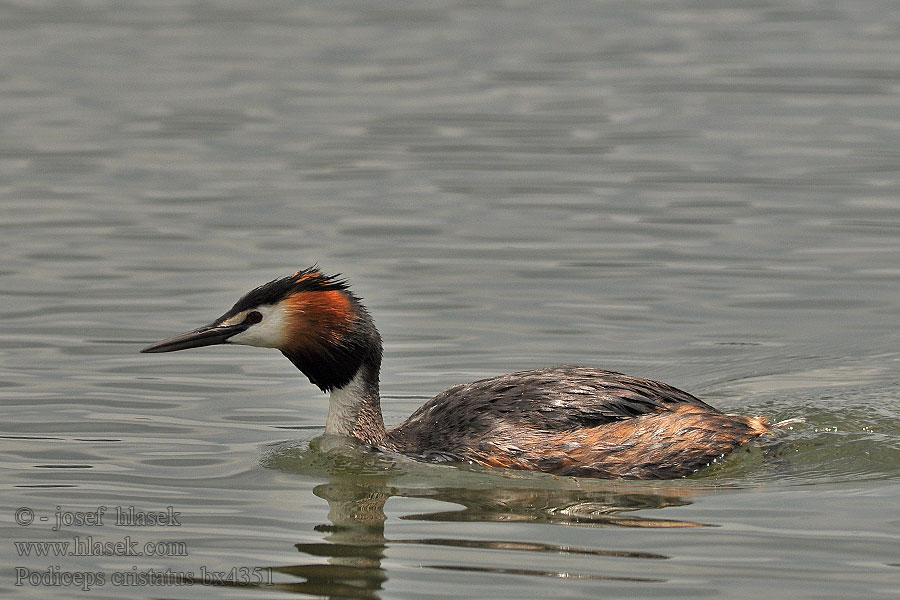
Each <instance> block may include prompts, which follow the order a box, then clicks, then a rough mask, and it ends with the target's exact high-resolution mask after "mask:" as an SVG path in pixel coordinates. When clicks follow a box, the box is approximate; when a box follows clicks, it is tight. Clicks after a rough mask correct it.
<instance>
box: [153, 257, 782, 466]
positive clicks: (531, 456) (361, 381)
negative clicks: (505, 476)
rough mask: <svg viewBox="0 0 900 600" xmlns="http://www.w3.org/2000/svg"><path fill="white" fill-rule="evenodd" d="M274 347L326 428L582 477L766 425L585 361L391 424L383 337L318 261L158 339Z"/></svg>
mask: <svg viewBox="0 0 900 600" xmlns="http://www.w3.org/2000/svg"><path fill="white" fill-rule="evenodd" d="M213 344H244V345H250V346H260V347H268V348H277V349H278V350H280V351H281V352H282V353H283V354H284V355H285V356H286V357H287V358H288V359H289V360H290V361H291V362H292V363H293V364H294V365H295V366H296V367H297V368H298V369H299V370H300V371H302V372H303V373H304V374H305V375H306V376H307V377H308V378H309V380H310V382H312V383H313V384H314V385H316V386H318V387H319V388H320V389H321V390H322V391H323V392H328V393H330V394H331V396H330V402H329V410H328V418H327V420H326V425H325V431H326V432H327V433H333V434H340V435H346V436H350V437H354V438H356V439H358V440H360V441H362V442H363V443H365V444H368V445H370V446H372V447H373V448H376V449H379V450H383V451H387V452H397V453H401V454H404V455H407V456H410V457H413V458H417V459H419V460H425V461H431V462H462V463H471V464H479V465H485V466H491V467H505V468H511V469H522V470H530V471H543V472H547V473H555V474H558V475H574V476H584V477H603V478H625V479H662V478H673V477H682V476H685V475H689V474H691V473H694V472H696V471H697V470H699V469H701V468H703V467H704V466H706V465H708V464H710V463H711V462H713V461H714V460H716V459H717V458H719V457H721V456H723V455H725V454H727V453H728V452H731V451H732V450H734V449H735V448H737V447H738V446H741V445H742V444H744V443H746V442H748V441H750V440H752V439H754V438H757V437H759V436H761V435H763V434H766V433H768V432H769V431H770V428H769V426H768V425H767V421H766V419H765V418H763V417H746V416H741V415H732V414H725V413H722V412H720V411H719V410H716V409H715V408H713V407H712V406H709V405H708V404H706V403H704V402H703V401H701V400H700V399H698V398H696V397H694V396H692V395H691V394H689V393H687V392H684V391H681V390H679V389H676V388H674V387H672V386H669V385H666V384H664V383H660V382H657V381H651V380H648V379H641V378H637V377H631V376H628V375H623V374H621V373H616V372H613V371H604V370H600V369H593V368H588V367H580V366H573V365H564V366H558V367H550V368H546V369H536V370H531V371H520V372H517V373H509V374H507V375H501V376H498V377H492V378H490V379H482V380H480V381H475V382H472V383H468V384H463V385H457V386H454V387H451V388H450V389H448V390H446V391H444V392H442V393H440V394H438V395H437V396H436V397H435V398H433V399H432V400H430V401H429V402H427V403H426V404H425V405H423V406H422V407H420V408H419V409H418V410H417V411H415V412H414V413H413V414H412V415H411V416H410V417H409V418H408V419H406V420H405V421H404V422H403V423H401V424H400V425H398V426H397V427H395V428H393V429H390V430H388V429H386V428H385V426H384V421H383V419H382V414H381V404H380V397H379V371H380V368H381V355H382V348H381V336H380V335H379V333H378V330H377V329H376V328H375V325H374V323H373V321H372V318H371V316H370V315H369V313H368V311H367V310H366V308H365V307H364V306H363V305H362V303H361V302H360V300H359V298H357V297H356V296H355V295H354V294H352V293H351V292H350V291H349V289H348V288H347V284H346V282H345V281H344V280H341V279H339V278H337V277H336V276H328V275H324V274H322V273H321V272H320V271H319V270H318V269H317V268H315V267H312V268H309V269H305V270H302V271H298V272H297V273H294V274H293V275H290V276H288V277H284V278H282V279H276V280H274V281H270V282H269V283H266V284H264V285H261V286H259V287H258V288H256V289H254V290H252V291H250V292H249V293H247V294H246V295H245V296H244V297H243V298H241V299H240V300H238V302H237V303H236V304H235V305H234V306H233V307H232V308H231V310H229V311H228V312H227V313H225V314H224V315H222V316H221V317H219V318H218V319H216V320H215V321H214V322H213V323H211V324H210V325H207V326H205V327H201V328H199V329H195V330H194V331H190V332H188V333H184V334H181V335H177V336H175V337H172V338H168V339H166V340H163V341H161V342H157V343H155V344H152V345H150V346H148V347H146V348H144V349H143V350H141V352H172V351H176V350H184V349H187V348H196V347H201V346H209V345H213Z"/></svg>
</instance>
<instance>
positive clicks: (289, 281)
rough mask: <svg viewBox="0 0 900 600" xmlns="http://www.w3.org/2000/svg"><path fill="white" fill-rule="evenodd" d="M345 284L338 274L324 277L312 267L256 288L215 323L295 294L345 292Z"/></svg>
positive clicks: (275, 302)
mask: <svg viewBox="0 0 900 600" xmlns="http://www.w3.org/2000/svg"><path fill="white" fill-rule="evenodd" d="M346 289H347V282H346V280H344V279H342V278H341V276H340V274H337V275H324V274H322V272H321V271H319V269H318V267H316V266H312V267H309V268H308V269H303V270H302V271H297V272H296V273H294V274H293V275H288V276H287V277H282V278H281V279H273V280H272V281H270V282H268V283H264V284H262V285H261V286H259V287H258V288H255V289H252V290H250V291H249V292H247V293H246V294H244V297H243V298H241V299H240V300H238V301H237V302H235V304H234V306H232V307H231V310H229V311H228V312H227V313H225V314H224V315H222V316H221V317H219V319H218V321H217V322H221V321H224V320H226V319H229V318H231V317H233V316H234V315H236V314H238V313H240V312H243V311H245V310H249V309H251V308H254V307H256V306H265V305H269V304H277V303H278V302H280V301H281V300H283V299H285V298H287V297H288V296H290V295H292V294H295V293H297V292H327V291H330V290H346Z"/></svg>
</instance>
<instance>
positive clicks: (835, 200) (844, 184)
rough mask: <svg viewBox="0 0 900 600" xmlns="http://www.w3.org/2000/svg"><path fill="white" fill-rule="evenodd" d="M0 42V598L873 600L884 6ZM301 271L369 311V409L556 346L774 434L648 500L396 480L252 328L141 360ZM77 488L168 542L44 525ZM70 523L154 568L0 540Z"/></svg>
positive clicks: (887, 396)
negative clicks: (75, 577) (376, 353)
mask: <svg viewBox="0 0 900 600" xmlns="http://www.w3.org/2000/svg"><path fill="white" fill-rule="evenodd" d="M0 35H2V37H3V40H4V42H5V43H4V49H5V50H4V60H3V61H2V65H3V67H2V70H0V248H2V251H3V254H2V257H3V260H2V262H0V321H2V328H0V414H2V418H0V421H2V423H3V425H2V427H0V465H2V471H0V473H2V475H0V486H2V489H3V490H4V491H3V495H2V503H0V530H2V533H3V536H2V537H3V539H4V540H7V541H4V542H3V543H2V544H0V555H2V557H3V570H2V574H3V575H2V577H3V578H2V579H0V592H2V593H3V594H7V595H8V594H12V593H15V594H17V595H18V596H22V597H33V598H47V597H54V596H56V597H72V596H73V595H74V596H79V595H80V596H83V597H91V598H132V597H133V598H150V597H152V598H159V597H167V598H168V597H173V598H209V597H227V598H255V597H272V594H271V593H270V592H272V591H278V592H282V593H295V594H296V595H299V596H311V595H312V596H331V597H345V598H385V599H387V598H463V597H465V598H486V597H489V598H534V597H554V598H583V597H599V596H603V597H613V598H615V597H628V598H682V597H684V598H697V597H712V598H716V597H721V598H759V597H786V596H789V597H792V598H853V597H865V598H887V597H891V598H894V597H897V589H900V588H898V586H900V553H898V548H900V518H898V517H897V515H898V514H900V510H898V508H900V502H898V500H897V498H898V497H900V419H898V415H900V400H898V395H897V391H896V390H897V379H898V378H897V367H898V359H900V353H898V347H900V345H898V341H900V340H898V331H900V328H898V318H900V304H898V298H900V295H898V287H900V286H898V284H900V268H898V266H897V265H898V261H897V257H898V251H900V241H898V240H900V200H898V197H900V168H898V165H900V145H898V142H897V140H898V137H897V132H898V130H900V111H898V108H900V107H898V103H897V97H898V84H897V73H898V72H900V10H898V8H897V7H896V6H895V4H894V3H891V2H877V1H871V2H869V1H867V2H854V3H841V4H838V3H830V2H800V1H794V0H789V1H788V2H777V3H776V2H766V1H762V2H753V3H726V4H724V5H723V4H721V3H718V4H710V3H706V2H692V1H684V2H674V3H667V4H665V5H660V4H659V3H651V2H641V1H637V2H634V1H627V2H616V1H613V2H576V3H566V4H563V5H559V4H553V3H540V2H505V3H504V2H495V3H486V4H479V3H468V2H456V3H438V2H388V3H378V4H371V3H361V2H349V1H347V2H331V3H327V4H321V3H307V2H288V1H283V2H282V1H278V0H272V1H266V2H249V1H244V0H235V1H233V2H228V3H202V2H181V1H172V2H165V3H160V2H156V1H154V2H149V1H147V2H140V1H129V2H66V3H53V2H37V3H33V2H29V3H25V2H20V3H17V2H9V3H5V4H3V5H2V6H0ZM314 262H318V263H319V265H320V266H321V267H322V268H323V269H324V270H326V271H327V272H342V273H344V274H345V275H346V276H347V277H349V278H350V280H351V282H352V284H353V289H354V290H355V291H356V292H357V293H358V294H359V295H361V296H363V297H364V298H365V301H366V303H367V305H368V307H369V308H370V310H371V312H372V313H373V314H374V316H375V319H376V323H377V325H378V326H379V328H380V330H381V332H382V335H383V337H384V339H385V364H384V368H383V373H382V390H383V393H384V398H383V407H384V412H385V419H386V421H387V422H388V423H389V424H395V423H398V422H399V421H401V420H402V419H403V418H405V416H406V415H408V414H409V413H410V412H411V411H412V410H414V409H415V408H416V407H417V406H418V405H420V404H421V403H423V402H424V401H426V400H427V399H428V398H430V397H431V396H433V395H434V394H436V393H438V392H439V391H441V390H443V389H444V388H446V387H448V386H450V385H453V384H456V383H460V382H464V381H470V380H472V379H476V378H478V377H483V376H489V375H494V374H498V373H503V372H508V371H512V370H517V369H524V368H531V367H539V366H544V365H548V364H561V363H581V364H586V365H592V366H601V367H605V368H609V369H614V370H618V371H624V372H627V373H631V374H634V375H641V376H645V377H650V378H654V379H660V380H663V381H667V382H669V383H671V384H673V385H676V386H678V387H681V388H684V389H687V390H689V391H692V392H694V393H696V394H698V395H700V396H701V397H703V398H704V399H705V400H707V401H709V402H710V403H712V404H713V405H715V406H717V407H719V408H722V409H724V410H727V411H739V412H743V413H748V414H762V415H766V416H768V417H770V418H771V419H773V420H781V419H787V418H792V417H801V418H803V419H805V423H803V424H799V425H795V426H793V427H792V428H791V429H789V430H786V431H784V432H782V434H781V435H780V436H778V437H777V438H775V439H770V440H767V441H764V442H762V443H760V444H757V445H754V446H753V447H751V448H748V449H746V450H745V451H740V452H738V453H736V454H735V455H733V456H731V457H729V458H727V459H725V460H723V461H721V462H720V463H718V464H716V465H714V466H712V467H711V468H710V469H708V470H706V471H704V472H702V473H700V474H698V475H696V476H694V477H691V478H688V479H685V480H679V481H672V482H606V481H591V480H583V479H569V478H556V477H550V476H544V475H531V474H521V473H506V472H492V471H485V470H477V469H465V468H454V467H447V466H433V465H421V464H416V463H412V462H407V461H401V460H398V459H393V458H390V457H385V456H373V455H370V454H366V453H364V452H361V451H359V450H358V449H356V448H353V447H348V446H347V445H346V444H344V443H342V442H341V441H340V440H334V439H330V438H328V437H322V433H323V425H324V419H325V414H326V410H327V400H326V398H325V397H324V396H323V395H322V394H320V393H319V392H318V391H317V390H316V389H315V388H313V387H312V386H310V385H309V384H308V383H307V382H306V381H305V379H304V378H303V377H302V376H301V375H299V373H297V372H296V371H295V370H294V369H293V367H292V366H291V365H290V364H289V363H288V362H287V361H285V360H284V359H283V358H282V357H281V356H280V355H279V354H278V353H277V352H272V351H260V350H256V349H251V348H208V349H204V350H198V351H194V352H185V353H177V354H167V355H153V356H148V355H140V354H138V353H137V351H138V350H139V349H140V348H141V347H143V346H144V345H146V344H147V343H149V342H151V341H154V340H157V339H160V338H162V337H165V336H168V335H170V334H173V333H176V332H179V331H184V330H186V329H189V328H192V327H195V326H198V325H200V324H203V323H207V322H209V321H210V320H212V319H213V318H215V317H216V316H218V315H220V314H221V313H222V312H224V311H225V310H226V309H227V308H228V307H229V306H231V304H232V303H233V302H234V300H236V299H237V297H239V296H240V295H241V294H243V292H245V291H246V290H248V289H250V288H251V287H253V286H255V285H258V284H260V283H262V282H264V281H268V280H270V279H272V278H275V277H278V276H282V275H285V274H288V273H290V272H293V271H294V270H297V269H298V268H302V267H306V266H309V265H310V264H312V263H314ZM101 506H104V507H107V509H108V511H109V513H110V514H112V513H114V512H115V510H114V509H115V508H116V507H122V508H123V509H124V510H126V511H127V509H128V508H129V507H134V508H135V510H136V511H139V512H140V511H143V512H147V511H154V512H155V511H163V512H165V511H166V510H167V507H172V509H171V510H172V511H175V512H178V513H179V517H178V524H177V525H175V524H172V523H170V524H168V525H167V526H163V525H155V526H147V527H137V526H132V527H126V526H118V525H115V523H114V521H113V520H110V519H111V517H107V518H106V520H105V521H104V524H103V526H91V525H87V524H84V523H82V524H80V525H74V524H73V525H71V526H67V527H66V526H64V527H62V528H60V530H59V531H53V530H52V528H53V523H54V519H55V514H56V511H57V510H59V511H61V512H64V513H65V512H69V513H73V514H74V513H75V512H80V513H82V514H88V513H91V512H92V511H93V512H96V511H97V510H98V508H99V507H101ZM22 507H27V508H29V509H30V510H32V511H33V515H34V518H35V521H34V522H32V523H31V524H29V525H25V524H21V522H20V523H17V522H16V520H15V517H16V514H17V513H16V511H17V509H19V508H22ZM57 507H59V508H57ZM18 514H19V515H20V519H21V518H22V514H23V513H18ZM26 514H27V513H26ZM41 518H47V519H48V520H47V521H46V522H43V521H41V520H40V519H41ZM88 536H93V539H94V540H95V541H99V542H111V543H115V542H119V541H122V540H123V539H124V538H125V537H126V536H128V537H129V538H130V541H132V542H134V543H136V544H138V546H139V547H140V548H144V546H145V545H146V544H147V543H148V542H149V543H152V544H159V543H160V542H163V543H167V542H168V543H170V544H174V545H170V546H152V547H153V548H157V547H158V548H159V549H160V550H167V549H168V550H180V552H176V553H175V554H177V555H175V556H172V555H168V556H128V555H124V554H123V553H122V552H115V551H114V552H112V553H110V555H106V556H98V555H90V554H87V555H82V556H62V557H54V556H33V555H32V556H24V555H23V554H22V550H21V547H19V546H16V545H15V544H14V543H13V542H14V541H20V542H22V541H26V542H28V541H59V542H67V541H68V542H70V543H72V542H73V539H74V538H75V537H78V538H79V539H81V540H85V539H86V538H87V537H88ZM178 544H181V546H179V545H178ZM170 554H172V553H170ZM16 568H19V569H26V570H27V571H19V572H17V571H16ZM166 570H169V571H171V572H174V573H182V574H185V573H191V574H192V576H191V577H188V576H186V575H185V576H182V577H181V578H180V579H178V580H177V583H179V584H180V585H175V583H174V582H173V581H171V580H160V579H156V580H154V579H153V578H152V577H151V576H150V575H148V574H150V573H160V572H165V571H166ZM63 572H66V573H81V574H87V573H95V574H100V575H102V576H103V577H104V579H105V582H104V583H103V584H96V583H95V585H93V586H85V585H82V584H77V583H72V582H69V583H62V584H60V585H53V582H54V581H56V582H57V583H59V580H58V579H57V580H53V577H57V578H59V577H63V575H60V573H63ZM22 573H25V574H26V576H25V577H24V581H20V583H22V585H19V586H17V585H16V579H17V574H19V575H21V574H22ZM31 573H34V574H36V577H37V578H38V579H37V580H35V581H36V583H32V582H31V580H29V579H28V574H31ZM44 574H46V577H47V579H46V580H42V579H40V578H41V577H43V576H44ZM116 574H118V575H116ZM139 576H143V579H141V578H140V577H139ZM114 577H116V578H117V580H118V581H119V583H118V584H117V583H115V582H114V581H113V579H114ZM238 583H248V584H250V585H236V584H238ZM82 587H91V589H90V590H89V591H85V592H81V591H80V590H81V588H82Z"/></svg>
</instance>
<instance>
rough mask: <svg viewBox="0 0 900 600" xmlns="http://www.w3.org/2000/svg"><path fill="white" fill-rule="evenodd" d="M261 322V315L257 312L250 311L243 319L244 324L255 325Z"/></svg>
mask: <svg viewBox="0 0 900 600" xmlns="http://www.w3.org/2000/svg"><path fill="white" fill-rule="evenodd" d="M260 321H262V313H261V312H259V311H258V310H251V311H250V312H248V313H247V316H246V317H244V323H249V324H251V325H256V324H257V323H259V322H260Z"/></svg>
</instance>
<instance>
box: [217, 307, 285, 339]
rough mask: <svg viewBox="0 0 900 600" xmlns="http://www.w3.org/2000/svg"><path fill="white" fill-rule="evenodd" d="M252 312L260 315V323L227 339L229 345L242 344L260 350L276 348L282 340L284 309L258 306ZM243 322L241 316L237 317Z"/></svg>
mask: <svg viewBox="0 0 900 600" xmlns="http://www.w3.org/2000/svg"><path fill="white" fill-rule="evenodd" d="M254 310H256V311H258V312H259V313H260V314H262V316H263V318H262V321H260V322H259V323H257V324H256V325H251V326H250V328H249V329H247V330H246V331H242V332H241V333H238V334H237V335H233V336H231V337H230V338H228V343H230V344H243V345H245V346H258V347H260V348H278V347H280V346H281V343H282V341H283V340H284V332H285V331H286V328H285V326H286V324H287V316H286V315H285V311H284V308H283V307H282V306H281V305H279V304H276V305H274V306H260V307H258V308H255V309H254ZM238 317H239V319H240V320H243V315H238ZM238 322H239V321H238Z"/></svg>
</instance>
